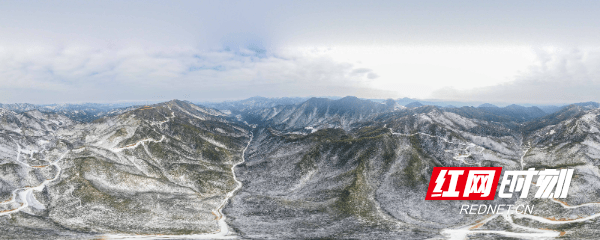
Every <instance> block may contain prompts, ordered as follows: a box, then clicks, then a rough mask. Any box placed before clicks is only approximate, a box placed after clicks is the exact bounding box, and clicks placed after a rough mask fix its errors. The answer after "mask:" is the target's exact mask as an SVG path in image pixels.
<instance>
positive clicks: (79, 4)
mask: <svg viewBox="0 0 600 240" xmlns="http://www.w3.org/2000/svg"><path fill="white" fill-rule="evenodd" d="M598 5H599V4H598V3H597V2H592V1H569V2H558V1H544V2H539V1H536V2H534V1H499V2H495V3H494V2H490V1H485V2H484V1H452V2H448V1H419V2H414V1H301V2H300V1H299V2H291V1H95V2H93V1H2V2H0V36H1V37H0V102H2V103H12V102H30V103H61V102H119V101H145V100H151V101H161V100H169V99H174V98H178V99H187V100H192V101H221V100H233V99H242V98H247V97H251V96H258V95H260V96H266V97H286V96H289V97H296V96H346V95H354V96H358V97H365V98H400V97H414V98H422V99H447V100H460V101H478V102H514V103H537V104H552V103H566V102H579V101H600V95H598V94H597V93H598V92H600V70H599V69H600V44H599V43H600V31H599V30H600V18H599V17H598V14H597V13H598V12H600V6H598Z"/></svg>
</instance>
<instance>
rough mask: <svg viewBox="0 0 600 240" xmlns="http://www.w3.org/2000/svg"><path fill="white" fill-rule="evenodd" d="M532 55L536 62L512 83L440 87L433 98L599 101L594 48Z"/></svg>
mask: <svg viewBox="0 0 600 240" xmlns="http://www.w3.org/2000/svg"><path fill="white" fill-rule="evenodd" d="M536 56H537V61H536V64H535V65H533V66H531V67H530V68H529V69H528V70H527V71H525V72H523V73H522V74H520V75H518V76H516V78H515V80H514V81H512V82H508V83H503V84H498V85H494V86H488V87H481V88H474V89H467V90H457V89H454V88H443V89H440V90H437V91H436V92H434V94H433V97H434V98H439V99H447V100H461V101H481V102H504V103H506V102H512V103H538V104H562V103H573V102H585V101H600V95H599V94H598V93H600V51H599V50H598V49H578V48H574V49H560V48H545V49H537V50H536Z"/></svg>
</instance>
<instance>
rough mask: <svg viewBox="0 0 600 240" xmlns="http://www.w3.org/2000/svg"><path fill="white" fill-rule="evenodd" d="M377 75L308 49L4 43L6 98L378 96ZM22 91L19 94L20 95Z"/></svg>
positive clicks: (0, 77)
mask: <svg viewBox="0 0 600 240" xmlns="http://www.w3.org/2000/svg"><path fill="white" fill-rule="evenodd" d="M374 74H375V73H373V71H372V70H370V69H365V68H355V67H354V66H353V65H352V64H349V63H343V62H336V61H334V60H332V59H331V58H329V57H327V56H323V55H313V54H305V53H302V52H300V51H289V50H288V51H283V52H281V53H280V54H278V53H273V52H267V51H264V50H263V51H258V52H257V51H252V50H249V49H244V48H243V49H238V50H229V51H201V50H198V49H193V48H178V47H173V48H156V47H155V48H93V47H87V46H70V47H63V48H55V47H37V48H18V47H10V48H9V47H4V48H2V50H1V51H0V89H2V91H3V92H4V93H3V98H4V99H1V101H2V102H39V101H42V102H64V101H70V102H72V101H102V102H106V101H118V100H145V99H148V98H151V97H152V96H161V97H163V98H165V99H155V100H166V99H169V98H182V97H184V96H185V98H187V99H190V100H219V99H221V100H222V99H236V98H246V97H251V96H256V95H261V96H272V97H280V96H309V95H317V96H324V95H330V96H332V95H340V96H343V95H358V96H364V97H372V96H373V94H374V93H381V92H382V91H375V90H372V89H370V88H369V87H368V85H367V84H366V82H368V80H370V79H372V78H373V76H374ZM17 93H18V94H17Z"/></svg>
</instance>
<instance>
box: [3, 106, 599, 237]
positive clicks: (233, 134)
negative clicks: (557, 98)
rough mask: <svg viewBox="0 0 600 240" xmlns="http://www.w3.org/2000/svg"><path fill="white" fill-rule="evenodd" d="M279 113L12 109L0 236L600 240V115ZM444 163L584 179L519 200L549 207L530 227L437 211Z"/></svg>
mask: <svg viewBox="0 0 600 240" xmlns="http://www.w3.org/2000/svg"><path fill="white" fill-rule="evenodd" d="M286 101H287V100H286ZM276 102H278V101H267V100H265V99H254V100H253V101H246V102H244V103H239V104H237V105H236V104H230V103H227V104H225V105H223V106H226V108H221V109H215V108H210V107H205V106H199V105H195V104H192V103H190V102H184V101H177V100H173V101H170V102H165V103H160V104H155V105H151V106H140V107H135V108H130V109H121V110H119V111H120V112H114V113H113V114H105V115H103V116H102V117H99V118H96V119H95V120H93V121H80V120H79V119H77V117H73V116H72V115H68V114H63V112H61V111H56V112H45V111H41V110H39V109H37V108H33V109H29V110H19V111H12V110H9V109H0V173H1V174H0V231H1V232H2V233H4V235H2V236H3V237H5V238H49V239H55V238H102V237H108V238H111V237H117V238H118V237H123V238H127V237H134V236H137V235H135V234H143V235H147V236H146V237H147V238H161V237H170V238H178V237H182V238H219V237H224V236H229V237H239V238H250V239H255V238H258V239H298V238H300V239H306V238H341V239H348V238H351V239H374V238H376V239H423V238H449V237H451V236H455V237H456V236H458V235H449V233H460V234H462V235H460V234H459V235H460V236H463V237H475V238H478V237H487V238H503V237H517V238H520V237H531V236H532V235H531V234H534V235H533V236H535V234H547V235H552V236H554V235H556V236H562V235H564V237H570V238H577V239H580V238H593V237H591V236H593V234H598V230H597V229H598V228H597V226H598V224H597V223H596V221H597V218H596V217H598V216H600V215H598V214H597V212H598V211H599V210H600V209H599V208H600V205H599V204H597V203H598V202H600V195H598V192H600V182H598V179H600V172H599V171H598V166H599V165H600V160H599V159H600V117H599V116H600V109H598V106H596V105H594V104H592V103H583V104H574V105H569V106H566V107H563V108H561V109H560V110H558V111H556V112H554V113H551V114H547V113H544V111H542V110H541V109H539V108H537V107H520V106H508V107H504V108H499V107H495V106H490V105H483V106H480V107H477V108H474V107H461V108H448V107H443V108H442V107H436V106H430V105H425V106H416V105H415V106H413V107H410V108H405V107H402V106H400V105H399V104H398V103H397V102H396V101H394V100H389V101H384V102H383V103H378V102H373V101H369V100H362V99H358V98H354V97H346V98H342V99H337V100H331V99H324V98H311V99H308V100H306V101H303V102H293V101H292V102H285V101H284V102H278V103H276ZM24 106H25V105H24ZM66 111H68V110H66ZM72 111H75V110H72ZM238 164H239V165H238ZM436 166H449V167H458V166H494V167H503V169H504V170H521V169H528V168H536V169H544V168H571V169H575V175H574V176H573V181H572V183H571V187H570V190H569V197H568V198H566V199H563V200H561V201H557V200H554V199H533V198H530V199H519V200H518V201H519V202H520V203H523V204H531V205H535V206H536V211H535V212H534V214H533V215H518V214H511V215H491V216H489V215H460V214H458V209H460V206H461V205H462V204H471V203H472V204H479V203H480V202H469V201H425V200H424V199H425V193H426V191H427V187H428V184H429V181H430V178H431V172H432V169H433V167H436ZM515 201H517V199H516V198H515V199H500V198H497V199H496V200H494V201H491V202H485V204H512V203H514V202H515ZM165 234H166V235H165ZM0 238H1V237H0Z"/></svg>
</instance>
